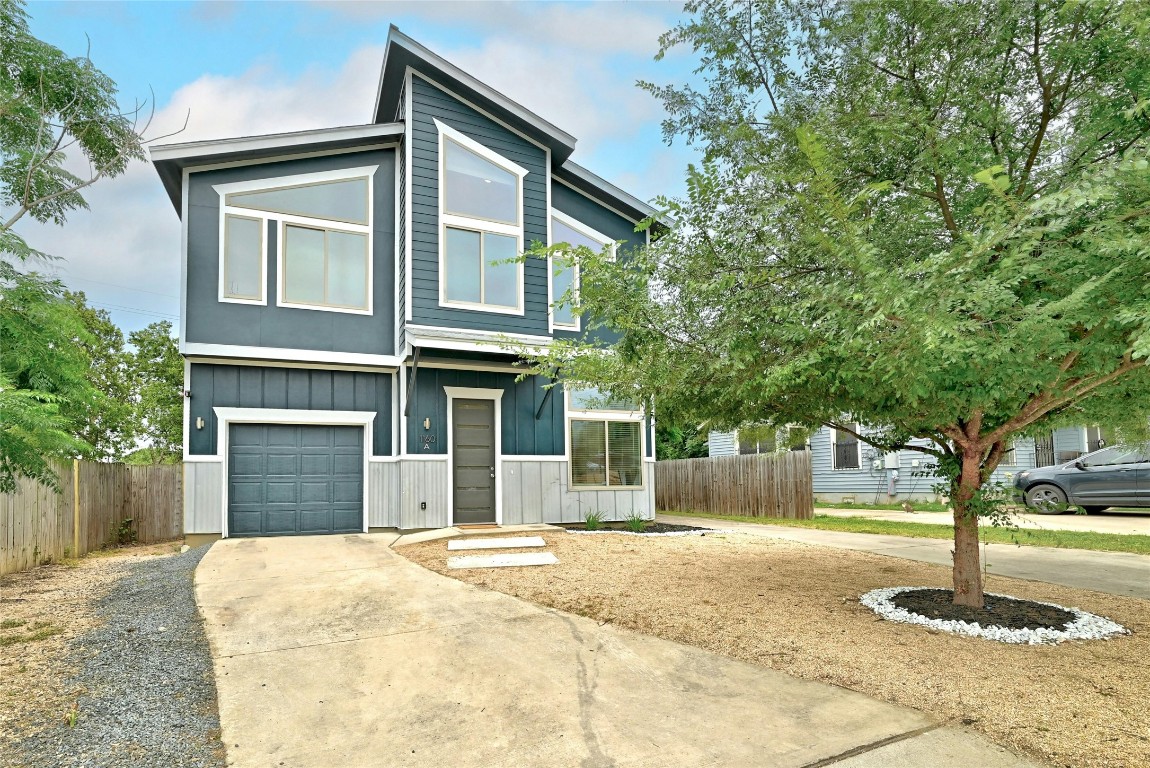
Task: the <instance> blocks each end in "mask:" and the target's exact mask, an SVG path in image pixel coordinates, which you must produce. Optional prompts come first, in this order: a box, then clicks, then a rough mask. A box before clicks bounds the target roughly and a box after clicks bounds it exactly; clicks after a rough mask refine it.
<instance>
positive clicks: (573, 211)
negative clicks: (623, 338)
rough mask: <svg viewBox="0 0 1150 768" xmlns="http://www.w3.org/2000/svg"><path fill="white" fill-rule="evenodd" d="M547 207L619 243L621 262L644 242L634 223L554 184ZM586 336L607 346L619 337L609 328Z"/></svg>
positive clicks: (559, 335) (565, 334)
mask: <svg viewBox="0 0 1150 768" xmlns="http://www.w3.org/2000/svg"><path fill="white" fill-rule="evenodd" d="M551 207H552V208H554V209H555V210H557V211H560V212H561V213H565V214H567V215H568V216H570V217H571V218H573V219H575V220H577V221H580V222H582V223H584V224H586V225H587V226H589V227H591V229H594V230H595V231H596V232H601V233H602V234H604V235H606V236H607V237H609V238H611V239H612V240H617V241H621V243H620V245H619V250H618V252H617V253H618V257H619V258H620V259H623V260H625V259H626V258H627V254H628V253H629V252H630V251H631V250H633V249H635V248H638V247H641V246H643V245H645V244H646V242H647V236H646V234H645V233H642V232H636V231H635V224H634V223H632V222H631V221H629V220H627V219H625V218H623V217H622V216H620V215H619V214H617V213H615V212H614V211H612V210H610V209H608V208H606V207H604V206H602V205H600V204H599V203H597V202H595V201H594V200H591V199H590V198H588V197H587V196H586V195H583V194H581V193H579V192H576V191H575V190H573V189H571V188H570V187H568V186H567V185H566V184H563V183H561V182H558V181H556V182H552V184H551ZM587 327H588V320H587V318H583V330H584V332H586V331H587V330H588V328H587ZM553 335H554V336H555V338H557V339H564V338H578V337H581V336H582V335H583V333H581V332H575V331H561V330H557V331H555V333H554V334H553ZM588 335H589V338H593V339H594V340H596V341H598V342H599V343H602V344H611V343H614V342H615V341H618V340H619V335H618V334H617V333H615V332H614V331H612V330H610V329H609V328H596V329H595V330H594V331H591V332H590V333H589V334H588Z"/></svg>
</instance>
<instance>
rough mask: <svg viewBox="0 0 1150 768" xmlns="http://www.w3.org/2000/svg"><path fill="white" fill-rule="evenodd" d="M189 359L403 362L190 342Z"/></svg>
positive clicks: (384, 364) (382, 365) (391, 365)
mask: <svg viewBox="0 0 1150 768" xmlns="http://www.w3.org/2000/svg"><path fill="white" fill-rule="evenodd" d="M183 354H184V355H185V356H187V357H215V358H235V361H236V362H237V363H243V362H245V361H257V360H283V361H287V362H298V363H329V364H332V365H348V366H363V367H370V368H384V369H390V370H394V369H396V368H398V367H399V366H400V365H401V364H402V363H403V359H402V358H401V357H399V356H398V355H370V354H365V353H361V352H324V351H321V350H315V349H282V348H279V347H246V346H239V345H233V344H202V343H199V342H186V343H185V344H184V349H183Z"/></svg>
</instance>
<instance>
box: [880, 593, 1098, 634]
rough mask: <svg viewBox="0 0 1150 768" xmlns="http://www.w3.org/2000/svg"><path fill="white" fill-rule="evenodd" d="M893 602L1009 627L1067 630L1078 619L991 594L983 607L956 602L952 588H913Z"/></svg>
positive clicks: (929, 614)
mask: <svg viewBox="0 0 1150 768" xmlns="http://www.w3.org/2000/svg"><path fill="white" fill-rule="evenodd" d="M891 602H892V603H894V604H895V605H897V606H898V607H899V608H903V609H905V610H908V611H910V612H911V613H917V614H918V615H919V616H925V617H926V618H928V619H942V620H943V621H965V622H967V623H968V624H978V625H980V626H983V627H1006V628H1007V629H1039V628H1040V627H1041V628H1045V629H1066V625H1067V624H1069V623H1071V622H1072V621H1074V619H1075V618H1077V617H1076V616H1075V615H1074V614H1073V613H1071V612H1070V611H1064V610H1062V609H1061V608H1058V607H1055V606H1053V605H1046V604H1044V603H1035V602H1033V601H1031V600H1013V599H1011V598H1009V597H995V596H992V595H987V596H986V599H985V601H984V603H983V607H982V608H971V607H969V606H966V605H955V604H954V591H953V590H949V589H912V590H907V591H906V592H899V593H898V594H897V595H895V596H894V597H893V598H891Z"/></svg>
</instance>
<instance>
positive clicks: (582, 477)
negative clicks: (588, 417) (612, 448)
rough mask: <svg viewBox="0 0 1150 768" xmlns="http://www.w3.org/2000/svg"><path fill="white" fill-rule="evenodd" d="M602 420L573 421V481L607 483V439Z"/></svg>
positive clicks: (595, 483) (588, 483) (579, 483)
mask: <svg viewBox="0 0 1150 768" xmlns="http://www.w3.org/2000/svg"><path fill="white" fill-rule="evenodd" d="M605 428H606V425H605V424H604V423H603V422H602V421H572V422H571V483H572V484H573V485H606V484H607V457H606V456H605V455H604V452H605V449H606V445H607V441H606V439H605V437H606V434H605Z"/></svg>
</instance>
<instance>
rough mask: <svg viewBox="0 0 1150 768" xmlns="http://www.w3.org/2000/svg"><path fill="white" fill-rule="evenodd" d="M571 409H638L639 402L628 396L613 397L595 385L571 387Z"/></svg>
mask: <svg viewBox="0 0 1150 768" xmlns="http://www.w3.org/2000/svg"><path fill="white" fill-rule="evenodd" d="M568 391H569V392H570V393H571V410H573V411H637V410H639V404H638V403H636V402H634V401H631V400H627V399H626V398H622V397H616V398H612V397H609V396H608V395H606V394H604V393H603V392H600V391H599V390H598V389H596V388H595V387H585V388H583V389H575V388H571V389H569V390H568Z"/></svg>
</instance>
